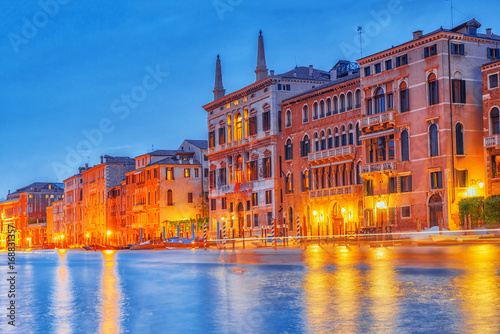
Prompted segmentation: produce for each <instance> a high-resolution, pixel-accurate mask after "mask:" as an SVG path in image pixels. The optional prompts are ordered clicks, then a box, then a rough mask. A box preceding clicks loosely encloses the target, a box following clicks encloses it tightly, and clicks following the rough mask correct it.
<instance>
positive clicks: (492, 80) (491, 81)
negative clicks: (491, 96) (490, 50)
mask: <svg viewBox="0 0 500 334" xmlns="http://www.w3.org/2000/svg"><path fill="white" fill-rule="evenodd" d="M497 87H498V73H495V74H492V75H490V76H488V89H493V88H497Z"/></svg>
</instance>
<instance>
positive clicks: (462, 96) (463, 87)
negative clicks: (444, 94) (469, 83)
mask: <svg viewBox="0 0 500 334" xmlns="http://www.w3.org/2000/svg"><path fill="white" fill-rule="evenodd" d="M460 94H461V96H460V102H462V103H466V100H465V99H466V96H467V94H466V92H465V80H462V81H460Z"/></svg>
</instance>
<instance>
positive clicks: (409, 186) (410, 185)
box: [408, 175, 412, 191]
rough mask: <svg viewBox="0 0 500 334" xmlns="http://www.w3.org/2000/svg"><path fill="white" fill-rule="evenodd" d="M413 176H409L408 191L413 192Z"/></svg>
mask: <svg viewBox="0 0 500 334" xmlns="http://www.w3.org/2000/svg"><path fill="white" fill-rule="evenodd" d="M411 177H412V176H411V175H408V191H412V182H411Z"/></svg>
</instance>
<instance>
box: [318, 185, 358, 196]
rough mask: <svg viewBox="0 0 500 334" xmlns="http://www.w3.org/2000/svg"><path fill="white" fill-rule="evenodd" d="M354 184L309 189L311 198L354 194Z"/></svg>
mask: <svg viewBox="0 0 500 334" xmlns="http://www.w3.org/2000/svg"><path fill="white" fill-rule="evenodd" d="M353 190H354V186H342V187H333V188H325V189H316V190H310V191H309V198H317V197H326V196H337V195H348V194H352V193H353Z"/></svg>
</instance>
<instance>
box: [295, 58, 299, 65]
mask: <svg viewBox="0 0 500 334" xmlns="http://www.w3.org/2000/svg"><path fill="white" fill-rule="evenodd" d="M297 67H299V65H297V56H295V68H297Z"/></svg>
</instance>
